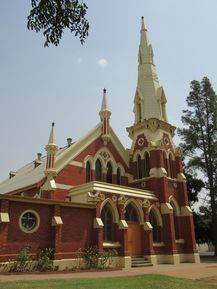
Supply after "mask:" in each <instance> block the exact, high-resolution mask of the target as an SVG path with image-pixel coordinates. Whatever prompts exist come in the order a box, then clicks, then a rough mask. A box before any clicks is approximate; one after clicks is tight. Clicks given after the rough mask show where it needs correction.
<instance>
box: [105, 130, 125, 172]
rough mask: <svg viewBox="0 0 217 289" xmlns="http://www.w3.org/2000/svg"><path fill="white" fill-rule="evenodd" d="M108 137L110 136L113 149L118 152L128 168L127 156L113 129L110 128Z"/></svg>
mask: <svg viewBox="0 0 217 289" xmlns="http://www.w3.org/2000/svg"><path fill="white" fill-rule="evenodd" d="M110 135H111V141H112V143H113V144H114V146H115V148H116V149H117V151H118V152H119V154H120V156H121V157H122V159H123V161H124V162H125V164H126V165H127V166H128V167H129V155H128V152H127V151H126V149H125V148H124V146H123V145H122V143H121V142H120V140H119V138H118V137H117V135H116V134H115V132H114V131H113V129H112V128H111V127H110Z"/></svg>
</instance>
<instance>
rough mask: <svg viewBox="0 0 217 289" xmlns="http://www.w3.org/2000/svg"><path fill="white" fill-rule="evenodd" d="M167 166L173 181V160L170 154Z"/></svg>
mask: <svg viewBox="0 0 217 289" xmlns="http://www.w3.org/2000/svg"><path fill="white" fill-rule="evenodd" d="M169 165H170V177H171V178H172V179H173V178H174V169H173V159H172V155H171V154H169Z"/></svg>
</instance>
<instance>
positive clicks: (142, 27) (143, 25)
mask: <svg viewBox="0 0 217 289" xmlns="http://www.w3.org/2000/svg"><path fill="white" fill-rule="evenodd" d="M141 19H142V25H141V30H143V29H145V24H144V16H142V17H141Z"/></svg>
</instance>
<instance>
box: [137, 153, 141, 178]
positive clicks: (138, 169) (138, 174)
mask: <svg viewBox="0 0 217 289" xmlns="http://www.w3.org/2000/svg"><path fill="white" fill-rule="evenodd" d="M137 178H138V179H141V178H142V162H141V156H140V155H138V156H137Z"/></svg>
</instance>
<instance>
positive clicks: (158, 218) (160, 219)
mask: <svg viewBox="0 0 217 289" xmlns="http://www.w3.org/2000/svg"><path fill="white" fill-rule="evenodd" d="M151 210H153V211H154V213H155V215H156V217H157V224H158V226H160V227H163V220H162V216H161V213H160V211H159V209H158V208H157V207H156V205H154V204H153V205H152V206H151V207H149V209H148V214H150V212H151Z"/></svg>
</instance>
